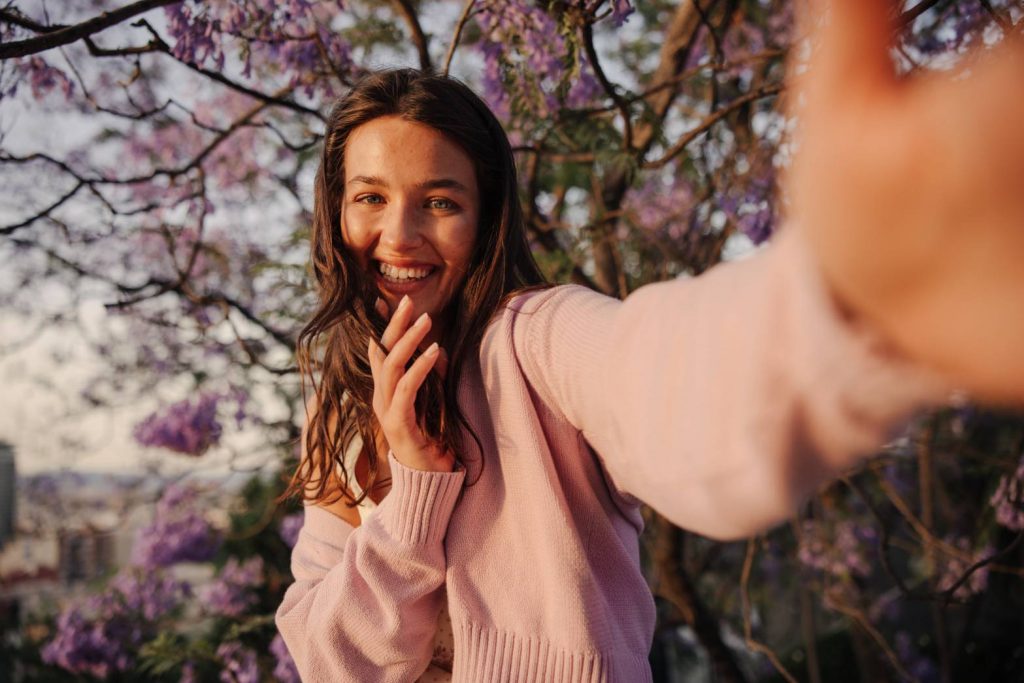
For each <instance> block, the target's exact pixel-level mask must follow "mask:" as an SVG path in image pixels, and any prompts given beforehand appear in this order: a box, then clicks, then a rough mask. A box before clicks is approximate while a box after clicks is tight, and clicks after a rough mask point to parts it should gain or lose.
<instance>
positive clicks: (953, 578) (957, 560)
mask: <svg viewBox="0 0 1024 683" xmlns="http://www.w3.org/2000/svg"><path fill="white" fill-rule="evenodd" d="M946 542H947V543H949V544H950V545H952V546H953V547H954V548H956V549H957V550H959V551H960V552H961V555H959V556H955V557H946V558H945V562H944V563H943V565H942V567H941V568H940V570H939V575H938V578H937V580H936V582H935V585H936V587H937V588H938V589H939V590H941V591H944V590H948V589H950V588H952V587H953V584H955V583H956V582H957V581H959V580H960V578H961V577H963V575H964V574H965V573H966V572H967V569H968V568H969V567H970V566H971V565H973V564H974V563H975V562H977V561H978V560H980V559H982V558H984V557H989V556H991V555H992V548H991V547H985V548H982V549H981V550H972V549H971V540H970V539H969V538H966V537H964V536H959V537H956V538H947V539H946ZM987 585H988V567H987V566H983V567H980V568H979V569H977V570H976V571H974V572H972V573H971V576H970V578H969V579H967V581H965V582H964V583H963V584H962V585H960V586H959V587H957V589H956V591H954V593H953V595H954V596H955V597H957V598H959V599H961V600H966V599H967V598H969V597H971V596H972V595H976V594H978V593H981V592H982V591H983V590H985V587H986V586H987Z"/></svg>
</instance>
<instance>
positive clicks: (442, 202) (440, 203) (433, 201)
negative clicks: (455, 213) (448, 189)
mask: <svg viewBox="0 0 1024 683" xmlns="http://www.w3.org/2000/svg"><path fill="white" fill-rule="evenodd" d="M427 207H428V208H431V209H437V210H438V211H452V210H454V209H457V208H459V205H458V204H456V203H455V202H453V201H452V200H450V199H448V198H447V197H431V198H430V199H428V200H427Z"/></svg>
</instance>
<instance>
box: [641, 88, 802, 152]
mask: <svg viewBox="0 0 1024 683" xmlns="http://www.w3.org/2000/svg"><path fill="white" fill-rule="evenodd" d="M784 87H785V86H783V85H782V84H777V85H766V86H764V87H761V88H758V89H757V90H755V91H753V92H749V93H747V94H746V95H741V96H740V97H737V98H736V99H735V100H732V101H731V102H729V104H727V105H725V106H724V107H722V108H721V109H719V110H717V111H714V112H712V113H711V114H709V115H708V116H707V117H706V118H705V119H704V120H703V121H701V122H700V123H699V124H697V126H696V127H694V128H693V129H692V130H690V131H689V132H688V133H687V134H686V135H684V136H682V137H681V138H679V139H678V140H676V143H675V144H674V145H672V147H671V148H670V149H669V150H668V151H667V152H665V154H663V155H662V156H661V158H660V159H655V160H654V161H648V162H645V163H644V164H643V168H645V169H651V168H661V167H662V166H664V165H665V164H667V163H668V162H669V161H671V160H672V159H673V158H674V157H675V156H677V155H679V153H680V152H682V151H683V150H684V149H686V146H687V145H689V144H690V143H691V142H693V141H694V140H695V139H696V138H697V137H698V136H700V134H701V133H704V132H706V131H707V130H708V129H709V128H711V126H713V125H715V124H716V123H718V122H719V121H721V120H722V119H723V118H725V117H726V116H728V115H729V114H731V113H732V112H734V111H736V110H737V109H739V108H740V107H743V106H745V105H747V104H750V103H751V102H754V101H756V100H759V99H762V98H765V97H772V96H774V95H778V94H779V93H780V92H782V90H783V89H784Z"/></svg>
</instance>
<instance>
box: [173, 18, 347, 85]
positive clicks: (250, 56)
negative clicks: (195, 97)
mask: <svg viewBox="0 0 1024 683" xmlns="http://www.w3.org/2000/svg"><path fill="white" fill-rule="evenodd" d="M336 4H337V5H338V6H339V7H340V8H342V9H343V8H344V2H343V1H340V0H339V2H337V3H336ZM323 10H324V3H322V2H314V1H312V0H287V2H275V1H273V0H250V1H249V2H244V3H233V2H231V3H228V2H225V3H201V2H196V1H195V0H186V1H185V2H182V3H176V4H174V5H170V6H168V7H166V8H165V10H164V11H165V12H166V16H167V30H168V33H169V34H170V36H171V37H172V38H173V39H174V46H173V48H172V51H173V54H174V56H175V57H177V58H178V59H181V60H182V61H185V62H188V63H192V64H199V65H204V64H205V65H212V66H213V67H215V68H216V69H217V70H218V71H220V70H223V68H224V62H225V50H226V49H227V48H228V47H229V46H230V45H232V44H234V45H236V46H237V48H238V54H239V56H240V58H241V59H242V61H243V62H244V68H243V71H242V76H244V77H245V78H248V79H257V80H261V79H265V78H267V77H269V76H277V75H281V74H286V75H287V77H288V79H289V80H288V83H289V85H290V86H291V87H292V88H295V87H298V86H303V87H304V89H305V91H306V94H307V96H309V97H313V96H314V94H315V92H316V90H317V89H318V88H319V89H320V90H321V91H322V92H321V93H320V94H321V95H324V96H328V97H329V96H331V95H333V94H335V93H333V91H331V90H330V88H329V86H328V84H327V82H326V81H325V79H323V78H322V76H324V75H333V74H334V73H336V72H338V71H347V70H349V69H350V68H351V67H352V57H351V49H350V46H349V45H348V44H347V43H346V42H345V41H344V40H342V38H341V36H340V34H339V32H338V31H337V30H332V28H331V27H330V26H328V25H326V24H325V23H324V22H323V21H322V17H323V16H325V15H329V13H325V12H324V11H323ZM254 69H255V71H254Z"/></svg>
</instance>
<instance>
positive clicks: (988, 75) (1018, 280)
mask: <svg viewBox="0 0 1024 683" xmlns="http://www.w3.org/2000/svg"><path fill="white" fill-rule="evenodd" d="M810 6H811V7H812V8H816V9H818V10H824V11H826V12H828V15H827V17H825V18H826V19H827V21H826V25H825V28H824V29H822V30H820V31H818V32H817V33H812V36H813V41H812V42H813V43H814V46H813V49H812V58H811V61H810V64H809V68H808V70H807V72H806V74H803V75H801V76H798V77H797V78H796V84H797V85H798V86H800V88H799V89H800V93H801V95H802V96H803V97H802V106H801V107H800V108H799V118H800V135H799V138H800V140H799V143H800V144H799V148H798V153H797V157H796V159H795V163H794V167H793V169H792V173H791V174H790V177H789V179H788V180H789V184H790V189H791V193H792V196H793V200H794V201H793V211H792V213H793V218H794V219H795V221H796V225H797V226H798V229H800V230H801V231H802V232H804V233H805V235H806V237H807V238H808V241H809V243H810V245H811V247H812V249H813V251H814V253H815V256H816V257H817V260H818V262H819V263H820V264H821V267H822V270H823V272H824V274H825V276H826V278H827V280H828V282H829V284H830V285H831V286H832V288H833V289H834V291H835V293H836V294H837V295H838V297H839V299H840V300H841V301H842V302H843V303H844V304H845V305H846V306H848V307H849V309H850V310H851V311H852V312H853V313H855V314H856V316H857V317H861V318H864V319H866V320H867V321H868V322H870V323H871V324H872V325H873V326H874V327H875V328H876V329H878V330H879V331H880V332H882V333H883V334H885V335H886V336H887V337H888V338H890V339H891V340H892V341H893V342H894V343H895V344H896V345H897V346H898V347H899V348H900V349H901V350H902V351H903V352H904V353H906V354H907V355H908V356H909V357H911V358H913V359H914V360H916V361H917V362H921V363H924V364H927V365H930V366H931V367H933V368H935V369H937V370H939V371H940V372H944V373H945V374H947V375H948V376H949V378H950V379H951V380H952V381H953V382H955V383H957V384H959V385H961V386H962V387H963V388H965V389H967V390H969V391H971V392H974V393H975V394H976V395H977V396H978V397H979V398H984V399H992V400H997V401H1007V402H1010V403H1024V354H1022V353H1021V349H1022V348H1024V126H1022V122H1024V88H1022V87H1021V77H1022V75H1024V46H1022V45H1021V40H1020V36H1017V35H1011V36H1009V37H1007V38H1006V39H1004V41H1003V44H1002V45H999V46H998V47H996V48H994V49H992V50H990V51H989V54H985V55H970V56H968V57H965V60H969V61H966V64H967V65H968V67H969V70H968V71H964V72H963V73H962V74H960V77H957V78H954V77H953V76H951V75H950V74H949V73H948V72H932V73H920V74H915V75H914V76H912V77H910V78H904V79H901V78H899V77H897V75H896V74H895V71H894V69H893V66H892V63H891V59H890V50H891V48H892V35H893V32H894V30H895V29H894V24H893V20H892V16H893V13H894V12H895V11H896V10H897V9H898V7H899V6H902V3H896V2H894V0H831V2H827V1H826V0H813V1H812V2H811V3H810ZM821 16H823V15H819V17H818V18H819V19H820V18H821ZM1019 30H1020V29H1019V26H1018V27H1017V28H1016V29H1013V32H1014V33H1018V32H1019Z"/></svg>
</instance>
